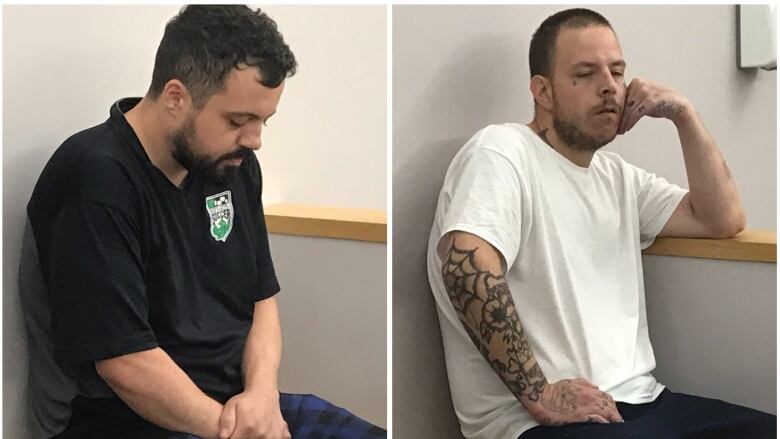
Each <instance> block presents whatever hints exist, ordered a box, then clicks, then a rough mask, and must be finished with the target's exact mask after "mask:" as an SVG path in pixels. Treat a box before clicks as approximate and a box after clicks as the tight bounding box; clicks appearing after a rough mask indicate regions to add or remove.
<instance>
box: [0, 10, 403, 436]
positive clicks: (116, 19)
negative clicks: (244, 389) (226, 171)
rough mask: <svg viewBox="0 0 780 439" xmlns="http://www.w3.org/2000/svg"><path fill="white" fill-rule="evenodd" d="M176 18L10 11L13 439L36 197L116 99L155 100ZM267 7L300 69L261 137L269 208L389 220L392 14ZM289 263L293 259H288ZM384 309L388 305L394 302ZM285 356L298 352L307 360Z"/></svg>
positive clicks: (8, 406) (8, 367)
mask: <svg viewBox="0 0 780 439" xmlns="http://www.w3.org/2000/svg"><path fill="white" fill-rule="evenodd" d="M179 8H180V7H179V6H175V5H165V6H148V5H144V6H3V206H4V210H3V212H4V213H3V237H4V240H3V273H4V276H3V309H4V312H3V352H4V355H3V383H4V392H3V401H4V417H3V418H4V422H3V431H4V433H6V434H5V436H6V437H10V436H12V437H22V438H23V437H25V436H24V433H23V432H24V431H26V430H25V426H24V422H25V420H24V417H23V415H22V414H21V411H22V404H21V401H20V398H21V397H22V395H23V394H24V393H23V386H24V383H25V380H26V370H27V367H26V361H27V360H26V346H25V340H24V331H23V326H22V320H21V316H20V315H19V313H18V310H19V303H18V285H17V279H16V272H17V267H18V258H19V249H20V244H21V234H22V227H23V224H24V216H25V206H26V204H27V201H28V200H29V197H30V194H31V192H32V188H33V185H34V184H35V181H36V179H37V177H38V175H39V173H40V171H41V169H42V168H43V166H44V164H45V163H46V161H47V160H48V158H49V157H50V155H51V153H52V152H53V151H54V149H55V148H56V147H57V146H59V145H60V143H62V141H63V140H65V139H66V138H67V137H68V136H70V135H71V134H73V133H75V132H77V131H80V130H82V129H85V128H88V127H90V126H94V125H97V124H99V123H101V122H103V121H104V120H105V119H106V118H107V117H108V109H109V107H110V105H111V104H112V103H113V102H114V101H115V100H117V99H118V98H120V97H125V96H141V95H143V94H144V93H145V92H146V90H147V88H148V85H149V81H150V79H151V73H152V68H153V63H154V55H155V51H156V49H157V45H158V43H159V41H160V39H161V38H162V34H163V30H164V26H165V23H166V22H167V21H168V19H170V18H171V17H172V16H174V15H175V14H176V13H177V12H178V11H179ZM263 9H264V10H266V11H267V12H268V13H269V15H271V16H272V17H273V18H275V19H276V21H277V23H278V25H279V29H280V30H281V32H282V33H283V35H284V36H285V39H286V41H287V42H288V44H289V45H290V47H291V48H292V49H293V51H294V52H295V55H296V57H297V59H298V61H299V64H300V66H299V70H298V74H297V75H296V76H295V77H293V78H292V79H290V80H289V82H288V83H287V86H286V88H285V95H284V97H283V98H282V102H281V104H280V106H279V111H278V113H277V114H276V115H275V116H274V117H273V119H272V120H271V121H270V124H269V128H267V129H266V130H265V131H264V139H263V140H264V146H263V149H262V150H261V151H260V152H259V157H260V160H261V164H262V166H263V170H264V189H265V199H264V201H265V203H266V204H269V203H274V202H281V201H285V202H299V203H313V204H321V205H332V206H341V207H362V208H374V209H384V208H385V206H386V195H385V193H386V171H385V170H386V148H385V144H386V128H385V122H386V114H387V113H386V111H387V110H386V91H385V90H386V12H385V11H386V8H385V7H384V6H327V7H324V6H284V5H273V6H269V7H267V8H266V7H264V8H263ZM366 251H367V252H368V250H366ZM366 261H374V262H376V263H377V264H381V268H382V273H384V267H385V263H384V262H382V261H379V260H378V259H377V258H376V257H371V258H368V259H367V260H366ZM280 263H282V264H287V263H293V261H292V260H290V259H289V258H288V259H284V258H282V260H280ZM365 263H366V264H368V263H369V262H365ZM279 269H280V271H286V270H289V268H287V267H285V266H282V267H279ZM377 276H378V275H377ZM372 279H373V280H374V281H375V282H378V281H379V280H380V278H378V277H376V276H375V277H374V278H372ZM382 279H384V278H382ZM383 282H384V281H383ZM354 288H358V287H357V286H355V287H354ZM380 303H381V304H382V305H383V306H384V303H385V301H384V300H382V301H380ZM285 329H287V331H288V332H292V334H288V336H287V338H288V340H289V339H294V338H295V336H294V333H295V331H296V330H298V329H299V328H296V327H285ZM302 329H305V328H302ZM382 340H384V338H382ZM286 348H287V351H288V353H289V354H293V353H294V352H295V351H294V349H296V348H295V347H293V346H290V345H288V346H287V347H286ZM288 363H289V362H288ZM372 410H375V409H372ZM356 411H359V410H356ZM375 411H376V410H375ZM371 413H374V412H371ZM371 416H374V419H376V420H379V421H381V420H382V419H381V418H378V417H377V416H378V415H376V414H372V415H371Z"/></svg>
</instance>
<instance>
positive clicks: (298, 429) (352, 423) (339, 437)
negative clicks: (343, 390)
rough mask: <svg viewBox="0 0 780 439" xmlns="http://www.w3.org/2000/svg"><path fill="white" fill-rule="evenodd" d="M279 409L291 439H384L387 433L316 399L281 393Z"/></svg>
mask: <svg viewBox="0 0 780 439" xmlns="http://www.w3.org/2000/svg"><path fill="white" fill-rule="evenodd" d="M279 405H280V407H281V409H282V416H283V417H284V420H285V421H286V422H287V425H288V426H289V428H290V434H291V435H292V437H293V439H299V438H300V439H304V438H305V439H364V438H365V439H370V438H386V437H387V431H385V430H383V429H381V428H379V427H377V426H375V425H373V424H370V423H368V422H366V421H364V420H363V419H360V418H359V417H357V416H355V415H354V414H352V413H350V412H349V411H348V410H346V409H343V408H341V407H338V406H335V405H333V404H331V403H330V402H328V401H325V400H324V399H322V398H319V397H317V396H315V395H298V394H289V393H282V394H281V395H280V398H279Z"/></svg>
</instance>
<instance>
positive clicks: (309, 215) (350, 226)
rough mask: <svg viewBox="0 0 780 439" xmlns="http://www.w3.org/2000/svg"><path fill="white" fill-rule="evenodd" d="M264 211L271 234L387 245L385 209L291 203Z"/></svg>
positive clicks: (276, 205)
mask: <svg viewBox="0 0 780 439" xmlns="http://www.w3.org/2000/svg"><path fill="white" fill-rule="evenodd" d="M264 210H265V222H266V225H267V226H268V233H278V234H282V235H298V236H316V237H320V238H337V239H351V240H355V241H370V242H384V243H386V242H387V213H386V212H385V211H383V210H373V209H352V208H341V207H325V206H313V205H308V204H290V203H280V204H272V205H270V206H265V208H264Z"/></svg>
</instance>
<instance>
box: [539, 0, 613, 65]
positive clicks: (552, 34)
mask: <svg viewBox="0 0 780 439" xmlns="http://www.w3.org/2000/svg"><path fill="white" fill-rule="evenodd" d="M594 25H595V26H606V27H608V28H610V29H612V25H611V24H609V21H607V19H606V18H604V16H602V15H601V14H599V13H598V12H595V11H591V10H590V9H584V8H575V9H566V10H565V11H560V12H557V13H555V14H553V15H551V16H549V17H547V18H546V19H545V20H544V21H543V22H542V24H541V25H539V28H538V29H536V32H534V36H533V38H531V48H530V49H529V50H528V64H529V66H530V67H531V77H532V78H533V77H534V76H535V75H541V76H544V77H546V78H549V77H551V76H552V68H553V65H554V60H555V42H556V41H557V39H558V33H560V31H561V29H563V28H564V27H566V28H573V29H579V28H583V27H587V26H594ZM613 32H614V30H613Z"/></svg>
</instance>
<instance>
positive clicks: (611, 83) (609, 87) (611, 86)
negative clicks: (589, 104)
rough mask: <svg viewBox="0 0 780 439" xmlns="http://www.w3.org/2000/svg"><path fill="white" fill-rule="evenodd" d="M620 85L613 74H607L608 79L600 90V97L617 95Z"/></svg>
mask: <svg viewBox="0 0 780 439" xmlns="http://www.w3.org/2000/svg"><path fill="white" fill-rule="evenodd" d="M617 89H618V83H617V81H615V78H614V77H613V76H612V74H611V73H607V75H606V79H605V80H604V82H603V83H602V84H601V87H600V88H599V96H610V95H614V94H616V93H617Z"/></svg>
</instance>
